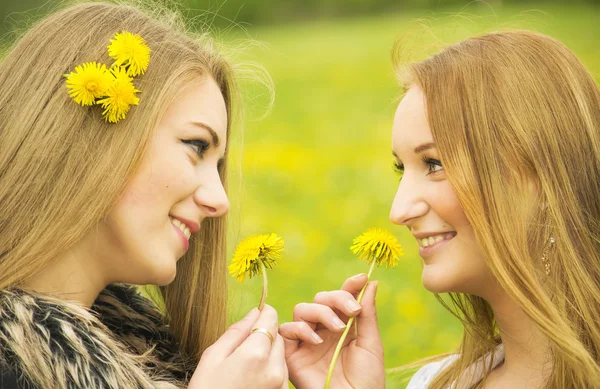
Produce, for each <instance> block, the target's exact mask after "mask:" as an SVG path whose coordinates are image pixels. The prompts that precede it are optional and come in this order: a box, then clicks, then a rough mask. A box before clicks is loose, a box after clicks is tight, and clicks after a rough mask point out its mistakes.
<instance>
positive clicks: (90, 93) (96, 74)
mask: <svg viewBox="0 0 600 389" xmlns="http://www.w3.org/2000/svg"><path fill="white" fill-rule="evenodd" d="M65 77H66V78H67V82H66V84H67V90H68V91H69V96H70V97H71V98H72V99H73V100H75V102H76V103H77V104H80V105H82V106H86V105H94V103H95V101H96V99H97V98H98V97H102V96H104V94H105V93H106V91H107V90H108V88H109V87H110V86H111V84H112V81H113V76H112V75H111V74H110V72H109V71H108V70H107V69H106V65H103V64H99V63H96V62H86V63H84V64H83V65H79V66H77V67H76V68H75V71H74V72H71V73H70V74H65Z"/></svg>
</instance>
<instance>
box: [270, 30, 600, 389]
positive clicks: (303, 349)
mask: <svg viewBox="0 0 600 389" xmlns="http://www.w3.org/2000/svg"><path fill="white" fill-rule="evenodd" d="M398 68H400V67H398ZM398 74H399V76H400V80H401V83H402V85H403V86H404V88H405V94H404V97H403V99H402V101H401V102H400V104H399V106H398V109H397V111H396V116H395V119H394V125H393V131H392V153H393V155H394V159H395V163H396V166H397V170H398V172H399V173H400V177H401V179H400V185H399V189H398V192H397V193H396V197H395V199H394V202H393V204H392V208H391V212H390V219H391V221H392V222H393V223H395V224H398V225H404V226H406V227H408V229H409V230H410V233H411V234H413V235H414V236H415V238H416V239H417V241H418V243H419V246H420V247H419V254H420V256H421V257H422V259H423V272H422V282H423V285H424V286H425V288H427V289H428V290H430V291H431V292H433V293H436V295H437V294H441V293H448V294H449V297H450V301H451V303H450V304H448V303H445V305H446V306H447V307H448V308H449V309H450V310H451V311H452V312H453V313H454V314H456V316H457V317H458V318H460V320H461V321H462V322H463V324H464V327H465V331H464V336H463V340H462V343H461V344H460V347H459V349H458V350H457V352H456V353H454V354H452V355H450V356H447V355H444V356H440V357H438V358H437V359H438V360H437V361H435V362H432V363H429V364H426V365H425V366H423V367H422V368H421V369H420V370H419V371H418V372H417V373H416V375H414V376H413V377H412V379H411V381H410V383H409V385H408V388H409V389H423V388H428V389H446V388H457V389H466V388H486V389H495V388H512V389H519V388H528V389H536V388H545V389H582V388H586V389H590V388H600V366H599V363H600V201H599V200H598V194H599V193H600V179H598V177H600V90H599V88H598V85H597V84H596V82H595V81H594V79H593V78H592V76H591V75H590V72H589V71H588V70H587V69H586V68H585V67H584V65H583V64H582V63H581V62H580V61H579V60H578V59H577V57H576V56H575V55H574V54H573V53H572V52H571V51H569V50H568V49H567V48H566V47H565V46H564V45H563V44H561V43H560V42H558V41H557V40H556V39H553V38H550V37H548V36H544V35H541V34H537V33H532V32H526V31H509V32H499V33H490V34H487V35H483V36H479V37H474V38H471V39H467V40H465V41H463V42H460V43H458V44H455V45H452V46H450V47H448V48H446V49H445V50H443V51H442V52H440V53H438V54H436V55H434V56H432V57H430V58H428V59H425V60H423V61H421V62H417V63H413V64H410V65H409V66H406V67H402V69H400V70H398ZM365 282H366V277H365V276H364V275H359V276H356V277H354V278H350V279H348V280H346V282H345V283H344V285H343V286H342V289H341V290H339V291H333V292H322V293H319V294H317V295H316V297H315V301H314V303H313V304H307V303H304V304H299V305H297V306H296V308H295V312H294V320H295V322H292V323H285V324H283V325H282V326H281V328H280V333H281V334H282V335H283V336H284V337H285V338H286V357H287V364H288V369H289V372H290V379H291V381H292V382H293V383H294V384H295V386H296V388H298V389H306V388H317V387H323V384H324V382H325V376H326V373H327V368H328V364H329V361H330V360H331V356H332V353H333V350H334V348H335V346H336V343H337V339H338V338H339V335H340V332H341V330H342V328H341V327H343V326H342V325H340V323H339V321H340V320H341V321H342V322H343V321H346V320H347V318H348V317H349V316H356V315H357V324H358V335H357V336H354V337H352V338H350V339H349V340H348V341H347V344H346V346H345V347H344V348H343V349H342V353H341V356H340V358H339V359H338V363H337V366H336V369H335V371H334V375H333V382H332V386H331V387H332V388H336V389H341V388H354V389H367V388H368V389H377V388H384V387H385V375H384V360H383V346H382V344H381V340H380V337H379V331H378V328H377V319H376V311H375V285H369V287H368V288H367V292H366V293H365V296H364V299H363V301H362V302H363V304H362V308H361V307H359V306H357V304H356V300H355V298H354V296H356V293H357V291H358V290H360V288H361V287H362V286H363V285H364V283H365ZM336 322H337V324H336ZM352 332H353V331H350V333H351V334H352ZM313 337H316V338H317V339H318V337H320V339H322V341H317V340H314V339H313Z"/></svg>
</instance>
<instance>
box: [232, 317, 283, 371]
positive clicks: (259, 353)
mask: <svg viewBox="0 0 600 389" xmlns="http://www.w3.org/2000/svg"><path fill="white" fill-rule="evenodd" d="M277 329H278V318H277V311H276V310H275V309H274V308H273V307H271V306H270V305H265V306H264V308H263V310H262V311H261V312H260V315H259V316H258V319H256V321H255V322H254V325H253V326H252V328H251V331H250V334H249V335H248V337H247V338H246V340H245V341H244V342H243V343H242V344H241V345H240V347H238V349H237V350H236V351H235V353H239V352H241V353H243V354H244V355H245V356H247V357H250V358H255V359H258V360H266V359H268V357H269V355H270V354H271V348H272V347H273V345H274V343H275V337H276V336H277V333H278V331H277Z"/></svg>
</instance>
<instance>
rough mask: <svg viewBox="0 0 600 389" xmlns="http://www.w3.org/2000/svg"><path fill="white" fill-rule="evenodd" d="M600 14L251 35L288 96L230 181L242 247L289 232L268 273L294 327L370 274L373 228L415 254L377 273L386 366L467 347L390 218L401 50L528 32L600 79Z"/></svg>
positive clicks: (249, 134) (253, 296)
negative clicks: (316, 303) (302, 315)
mask: <svg viewBox="0 0 600 389" xmlns="http://www.w3.org/2000/svg"><path fill="white" fill-rule="evenodd" d="M599 11H600V9H599V8H594V7H589V6H565V5H562V6H560V5H554V6H548V5H544V4H527V5H526V6H523V7H518V6H510V7H488V6H481V4H479V5H475V6H472V7H467V8H466V9H462V10H461V12H460V13H458V14H457V13H456V10H449V12H435V13H431V12H423V11H415V12H411V13H403V14H390V15H385V16H381V15H380V16H370V17H355V18H351V19H346V20H337V21H319V22H304V23H301V24H291V25H286V26H275V27H261V28H252V29H250V30H249V31H248V33H249V34H250V36H251V37H253V38H255V39H257V40H259V41H260V42H263V43H264V45H263V46H253V47H251V48H250V49H249V50H248V52H247V53H246V54H245V57H246V58H249V59H253V60H256V61H258V62H260V63H262V64H263V65H264V67H265V68H266V70H267V71H268V72H269V73H270V74H271V76H272V78H273V80H274V82H275V86H276V99H275V104H274V107H273V109H272V112H271V113H270V115H269V116H267V117H266V118H265V119H263V120H252V116H253V115H255V116H257V115H258V108H257V107H255V109H254V110H252V109H251V112H250V118H249V120H248V122H247V123H246V129H245V131H244V135H243V136H244V140H243V145H244V147H243V151H240V150H239V147H240V146H239V143H238V144H234V145H233V148H234V152H233V156H234V168H233V169H234V170H236V166H241V170H242V176H241V177H242V178H241V179H240V177H239V176H238V175H236V174H234V175H233V177H232V180H231V183H232V187H231V189H232V191H231V192H232V193H231V197H232V198H231V200H232V204H235V205H233V206H232V211H231V217H232V219H231V225H232V228H231V233H230V242H229V245H230V250H229V252H230V253H232V251H233V248H234V247H235V244H237V243H238V242H239V241H240V240H241V239H243V238H245V237H246V236H248V235H251V234H257V233H267V232H275V233H277V234H280V235H281V236H282V237H284V239H285V242H286V250H285V252H286V259H285V260H284V261H281V263H280V265H279V266H278V267H277V268H275V269H274V270H272V271H270V272H269V285H270V286H269V297H268V300H267V301H268V303H269V304H271V305H273V306H274V307H275V308H276V309H277V310H278V312H279V315H280V319H281V321H290V320H292V310H293V307H294V305H295V304H297V303H299V302H302V301H308V302H311V301H312V299H313V296H314V294H315V293H316V292H318V291H321V290H333V289H338V288H339V287H340V286H341V283H342V282H343V281H344V280H345V279H346V278H347V277H349V276H352V275H354V274H357V273H360V272H366V271H367V266H366V265H365V264H364V263H361V262H359V261H358V260H357V259H355V257H354V256H353V255H352V254H351V252H350V250H349V246H350V244H351V242H352V239H353V238H354V237H355V236H357V235H359V234H360V233H362V232H363V231H364V230H365V229H366V228H368V227H371V226H377V227H384V228H388V229H390V231H392V232H393V233H394V234H395V235H396V236H397V237H398V239H399V241H400V242H401V244H402V246H403V247H404V249H405V256H404V257H403V258H402V260H401V264H400V266H399V268H397V269H394V270H386V269H376V270H375V272H374V279H377V280H379V288H378V295H377V306H378V310H379V323H380V328H381V333H382V337H383V343H384V346H385V355H386V368H391V367H395V366H400V365H403V364H406V363H409V362H412V361H415V360H418V359H420V358H423V357H427V356H431V355H435V354H439V353H444V352H448V351H451V350H452V349H453V348H455V347H456V346H457V345H458V343H459V341H460V338H461V331H462V330H461V328H462V327H461V326H460V324H459V323H458V321H457V320H456V319H455V318H454V317H452V316H451V315H450V314H449V313H448V312H446V311H445V310H444V309H443V308H442V307H441V305H440V304H439V303H438V302H437V300H436V299H435V298H434V296H433V295H432V294H431V293H429V292H428V291H426V290H425V289H424V288H423V286H422V285H421V282H420V275H421V259H420V258H419V257H418V254H417V244H416V241H415V239H414V238H413V237H412V236H411V235H410V233H409V232H408V230H407V229H406V228H404V227H400V226H394V225H392V224H391V222H390V221H389V220H388V214H389V209H390V206H391V202H392V200H393V197H394V195H395V191H396V189H397V184H398V180H397V177H396V176H395V174H394V173H393V171H392V169H391V166H392V157H391V126H392V120H393V115H394V111H395V108H396V106H397V101H398V100H397V97H398V94H399V92H400V90H399V88H398V86H397V84H396V81H395V76H394V73H393V71H392V66H391V61H390V49H391V47H392V45H393V43H394V41H395V40H396V39H397V38H400V37H402V36H404V38H403V41H405V43H406V44H407V46H408V50H407V52H408V53H410V54H411V55H410V57H411V58H416V59H419V58H423V57H424V56H425V55H427V54H428V53H430V52H431V50H435V47H437V46H439V44H440V43H452V42H456V41H459V40H462V39H464V38H466V37H468V36H471V35H473V34H477V33H481V32H484V31H493V30H499V29H506V28H525V29H530V30H535V31H539V32H542V33H546V34H549V35H551V36H553V37H556V38H558V39H559V40H561V41H562V42H563V43H565V44H566V45H567V46H568V47H569V48H570V49H571V50H573V51H574V52H575V53H576V54H577V55H578V56H579V58H581V60H582V61H583V62H584V63H585V64H586V65H587V67H588V69H590V70H591V71H592V72H593V73H594V76H595V78H596V80H600V73H599V72H600V46H599V45H598V43H599V42H600V39H599V38H600V26H599V25H598V24H597V20H598V16H600V12H599ZM259 106H260V104H259ZM253 111H256V112H253ZM240 186H241V188H240ZM230 257H231V256H230ZM261 285H262V284H261V279H260V278H255V279H251V280H249V281H246V282H245V283H244V284H238V283H236V282H235V281H233V280H232V282H231V294H230V295H231V309H232V319H239V318H240V317H241V316H242V315H243V314H244V313H245V312H246V311H247V310H249V309H250V308H251V307H252V306H254V305H255V304H256V303H257V302H258V300H259V297H260V290H261ZM387 385H388V386H387V387H388V388H389V389H397V388H404V387H405V386H406V382H403V381H402V380H400V379H398V378H397V377H389V378H388V383H387Z"/></svg>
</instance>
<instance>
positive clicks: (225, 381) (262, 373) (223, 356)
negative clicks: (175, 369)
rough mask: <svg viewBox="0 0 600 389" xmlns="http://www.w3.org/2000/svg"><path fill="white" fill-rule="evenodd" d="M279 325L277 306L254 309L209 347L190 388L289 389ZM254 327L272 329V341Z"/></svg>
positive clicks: (270, 331)
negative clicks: (278, 332)
mask: <svg viewBox="0 0 600 389" xmlns="http://www.w3.org/2000/svg"><path fill="white" fill-rule="evenodd" d="M277 324H278V318H277V312H276V311H275V309H273V308H272V307H270V306H269V305H265V306H264V308H263V309H262V311H259V310H258V309H256V308H254V309H253V310H252V311H250V313H248V315H246V317H245V318H243V319H242V320H240V321H239V322H237V323H235V324H233V325H232V326H231V327H229V329H228V330H227V331H226V332H225V333H224V334H223V336H221V337H220V338H219V339H218V340H217V341H216V342H215V343H214V344H213V345H212V346H210V347H209V348H208V349H206V351H205V352H204V354H202V358H201V359H200V363H198V367H197V368H196V371H195V372H194V375H193V376H192V379H191V380H190V384H189V386H188V389H214V388H219V389H287V388H288V371H287V367H286V364H285V351H284V342H283V338H282V337H281V336H280V335H278V334H277ZM254 328H263V329H265V330H267V331H269V333H271V334H272V336H273V342H271V340H270V338H269V337H268V336H267V335H266V334H263V333H260V332H252V330H253V329H254ZM271 343H272V344H271Z"/></svg>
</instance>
